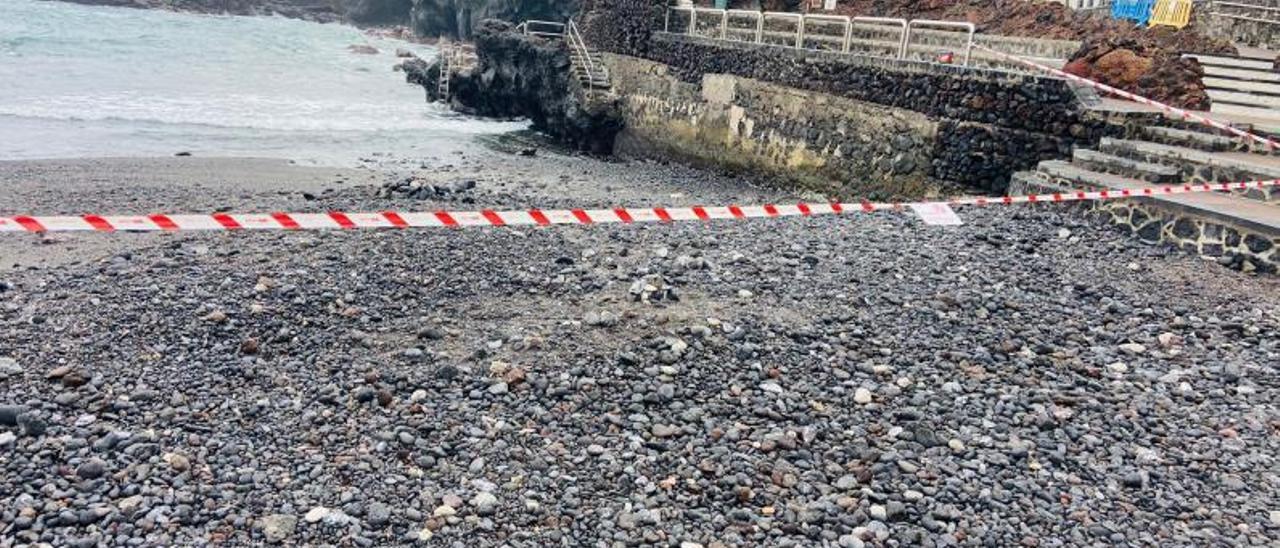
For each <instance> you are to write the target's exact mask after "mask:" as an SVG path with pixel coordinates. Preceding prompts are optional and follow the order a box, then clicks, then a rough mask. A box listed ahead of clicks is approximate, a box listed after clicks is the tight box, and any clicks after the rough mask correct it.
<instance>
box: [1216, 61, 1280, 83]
mask: <svg viewBox="0 0 1280 548" xmlns="http://www.w3.org/2000/svg"><path fill="white" fill-rule="evenodd" d="M1203 67H1204V75H1205V76H1211V77H1214V78H1226V79H1231V80H1248V81H1255V82H1280V72H1273V71H1271V70H1251V69H1237V68H1231V67H1220V66H1216V65H1203Z"/></svg>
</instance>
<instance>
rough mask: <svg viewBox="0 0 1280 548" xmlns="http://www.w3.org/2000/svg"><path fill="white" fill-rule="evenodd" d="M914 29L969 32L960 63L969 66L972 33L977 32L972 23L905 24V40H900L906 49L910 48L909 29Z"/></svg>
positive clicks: (924, 21)
mask: <svg viewBox="0 0 1280 548" xmlns="http://www.w3.org/2000/svg"><path fill="white" fill-rule="evenodd" d="M916 27H929V28H935V29H938V28H941V29H964V30H967V31H969V33H968V38H967V39H966V40H965V44H964V62H963V63H962V64H963V65H964V66H966V67H967V66H969V57H970V56H972V55H973V35H974V32H975V31H976V30H977V29H976V28H975V27H974V26H973V23H960V22H956V21H939V20H936V19H915V20H913V21H911V22H910V23H907V34H906V38H903V39H902V43H903V44H906V47H907V48H910V47H911V29H914V28H916Z"/></svg>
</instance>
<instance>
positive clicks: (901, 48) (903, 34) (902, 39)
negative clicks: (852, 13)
mask: <svg viewBox="0 0 1280 548" xmlns="http://www.w3.org/2000/svg"><path fill="white" fill-rule="evenodd" d="M853 22H854V23H877V24H885V25H888V24H894V25H899V26H901V27H902V30H901V31H899V34H898V58H899V59H904V58H906V56H907V26H908V25H909V23H907V20H906V19H902V18H899V17H854V18H853ZM849 34H850V41H852V37H853V26H852V25H850V26H849Z"/></svg>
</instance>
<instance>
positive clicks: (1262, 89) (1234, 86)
mask: <svg viewBox="0 0 1280 548" xmlns="http://www.w3.org/2000/svg"><path fill="white" fill-rule="evenodd" d="M1204 86H1205V87H1206V88H1209V89H1220V90H1225V91H1241V92H1245V93H1258V94H1262V95H1270V96H1273V97H1280V81H1276V82H1258V81H1254V80H1234V79H1231V78H1214V77H1212V76H1205V77H1204Z"/></svg>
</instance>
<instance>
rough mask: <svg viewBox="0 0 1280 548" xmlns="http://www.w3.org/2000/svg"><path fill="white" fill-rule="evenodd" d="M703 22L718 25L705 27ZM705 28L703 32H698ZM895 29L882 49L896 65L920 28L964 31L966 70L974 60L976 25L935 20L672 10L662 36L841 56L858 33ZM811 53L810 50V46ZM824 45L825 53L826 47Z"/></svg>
mask: <svg viewBox="0 0 1280 548" xmlns="http://www.w3.org/2000/svg"><path fill="white" fill-rule="evenodd" d="M743 19H750V20H753V21H754V22H755V29H754V30H755V32H754V33H752V32H751V30H752V29H750V28H747V27H742V26H736V27H735V26H734V25H733V24H732V22H733V21H734V20H743ZM705 21H714V23H711V24H707V25H703V22H705ZM700 25H702V26H700ZM833 25H834V26H837V27H839V29H840V33H839V34H831V33H822V32H813V30H814V29H817V28H822V27H830V26H833ZM877 26H879V27H887V26H893V27H896V30H897V32H898V38H897V40H896V43H891V44H879V46H881V47H883V46H887V47H886V49H891V50H893V51H892V52H891V53H890V55H891V56H892V57H895V58H898V59H906V58H908V56H909V54H910V52H911V46H912V44H911V31H912V29H914V28H917V27H927V28H934V29H946V30H950V29H958V30H961V31H964V34H963V35H962V36H963V39H964V44H963V47H964V57H963V60H962V64H963V65H964V66H969V62H970V60H971V58H972V56H973V44H974V37H975V35H976V28H975V27H974V25H973V23H964V22H957V21H938V20H932V19H916V20H913V21H908V20H907V19H899V18H890V17H852V18H851V17H845V16H841V15H822V14H804V13H793V12H777V11H751V10H724V9H713V8H698V7H688V6H668V7H667V10H666V12H665V15H664V17H663V23H662V30H663V32H668V33H672V32H674V33H677V34H688V35H690V36H702V37H705V38H719V39H721V40H732V41H739V42H754V43H757V44H774V45H783V46H788V47H795V48H800V49H817V50H837V49H838V50H839V51H841V52H844V53H848V52H849V51H850V50H851V45H852V43H853V42H854V41H855V38H854V31H855V29H863V30H865V29H867V28H871V29H875V28H876V27H877ZM682 27H683V28H682ZM811 42H812V43H813V47H809V44H810V43H811ZM824 44H825V45H826V47H824Z"/></svg>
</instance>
